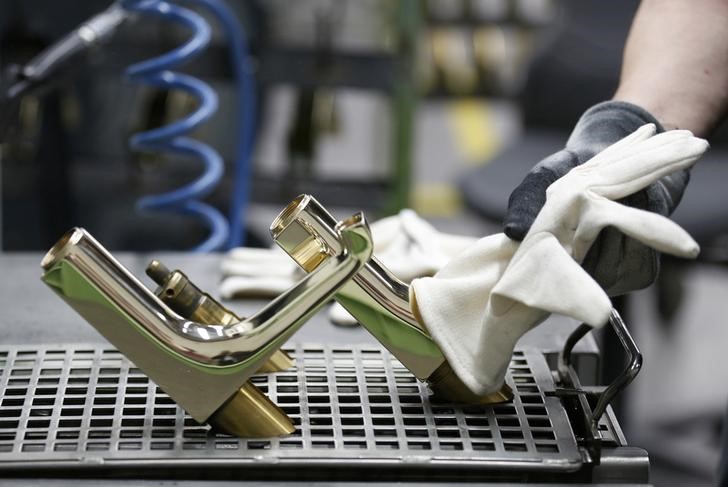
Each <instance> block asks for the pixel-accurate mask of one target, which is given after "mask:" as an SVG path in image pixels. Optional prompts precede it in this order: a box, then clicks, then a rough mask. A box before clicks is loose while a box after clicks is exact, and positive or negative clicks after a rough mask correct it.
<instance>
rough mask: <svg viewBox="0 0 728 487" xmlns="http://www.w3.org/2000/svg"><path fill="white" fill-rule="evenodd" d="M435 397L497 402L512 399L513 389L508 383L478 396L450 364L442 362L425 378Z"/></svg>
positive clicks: (472, 401) (473, 401)
mask: <svg viewBox="0 0 728 487" xmlns="http://www.w3.org/2000/svg"><path fill="white" fill-rule="evenodd" d="M427 383H428V385H429V386H430V389H432V392H433V394H434V395H435V399H439V400H442V401H446V402H454V403H458V404H499V403H503V402H508V401H510V400H511V399H513V391H512V390H511V388H510V387H509V386H508V384H503V387H501V388H500V390H498V391H496V392H491V393H490V394H485V395H483V396H478V395H477V394H473V393H472V392H471V391H470V389H468V387H467V386H466V385H465V384H464V383H463V381H461V380H460V379H459V378H458V376H457V375H456V374H455V372H454V371H453V370H452V367H450V364H449V363H447V362H443V363H442V365H440V366H439V367H438V368H437V370H435V372H433V374H432V375H431V376H430V377H429V378H428V379H427Z"/></svg>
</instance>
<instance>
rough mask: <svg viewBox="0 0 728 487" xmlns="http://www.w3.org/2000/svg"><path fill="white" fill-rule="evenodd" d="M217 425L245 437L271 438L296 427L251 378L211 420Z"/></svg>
mask: <svg viewBox="0 0 728 487" xmlns="http://www.w3.org/2000/svg"><path fill="white" fill-rule="evenodd" d="M208 422H209V423H210V425H212V427H213V428H216V429H220V430H222V431H224V432H226V433H229V434H233V435H237V436H240V437H242V438H269V437H272V436H283V435H289V434H291V433H293V432H294V431H296V427H295V426H294V425H293V422H292V421H291V419H290V418H289V417H288V416H287V415H286V413H285V412H283V410H282V409H281V408H279V407H278V406H277V405H276V404H275V403H273V401H271V400H270V399H268V397H267V396H266V395H265V394H263V392H262V391H261V390H260V389H258V388H257V387H256V386H254V385H253V384H251V383H250V382H246V383H245V384H244V385H243V386H242V387H241V388H240V389H238V391H237V392H236V393H235V394H233V396H232V397H231V398H230V399H228V400H227V402H226V403H225V404H223V405H222V407H220V409H218V410H217V411H216V412H215V413H214V414H213V415H212V416H211V417H210V419H209V420H208Z"/></svg>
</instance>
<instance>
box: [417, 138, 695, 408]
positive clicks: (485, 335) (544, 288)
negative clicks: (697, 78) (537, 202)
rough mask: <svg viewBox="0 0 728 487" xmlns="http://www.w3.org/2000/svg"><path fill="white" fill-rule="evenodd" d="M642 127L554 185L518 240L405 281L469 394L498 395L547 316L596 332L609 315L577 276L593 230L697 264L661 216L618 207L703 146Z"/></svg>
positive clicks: (679, 232) (690, 244)
mask: <svg viewBox="0 0 728 487" xmlns="http://www.w3.org/2000/svg"><path fill="white" fill-rule="evenodd" d="M654 134H655V127H654V125H651V124H649V125H645V126H642V127H641V128H639V129H638V130H636V131H635V132H634V133H632V134H631V135H629V136H627V137H625V138H624V139H622V140H620V141H619V142H617V143H615V144H613V145H611V146H609V147H608V148H606V149H605V150H604V151H602V152H600V153H599V154H597V155H596V156H595V157H593V158H592V159H591V160H589V161H588V162H586V163H585V164H583V165H581V166H577V167H576V168H574V169H572V170H571V171H569V172H568V173H567V174H566V175H565V176H563V177H562V178H560V179H558V180H557V181H556V182H554V183H553V184H551V185H550V186H549V188H548V190H547V192H546V204H545V205H544V207H543V208H542V209H541V211H540V212H539V214H538V216H537V217H536V220H535V221H534V223H533V225H532V226H531V229H530V230H529V232H528V233H527V234H526V237H525V238H524V240H523V242H521V244H520V245H519V244H518V242H515V241H511V240H509V239H508V237H506V236H505V235H503V234H497V235H492V236H489V237H485V238H483V239H481V240H480V241H479V242H478V243H477V244H476V245H475V246H473V247H472V248H471V249H469V250H468V251H466V252H464V253H463V254H462V255H460V256H458V257H456V258H454V259H453V260H452V261H450V262H449V263H448V264H447V265H446V266H445V267H444V268H443V269H442V270H441V271H440V272H438V273H437V274H436V275H435V276H434V277H431V278H423V279H416V280H414V281H413V282H412V287H411V292H412V298H413V302H416V306H417V308H418V311H419V314H420V316H421V317H422V320H423V322H424V323H423V324H424V325H425V326H426V327H427V329H428V330H429V331H430V333H431V335H432V337H433V338H434V340H435V341H436V342H437V344H438V345H439V346H440V348H441V349H442V351H443V353H444V354H445V356H446V357H447V359H448V361H449V362H450V364H451V365H452V367H453V370H454V371H455V373H456V374H457V375H458V377H460V379H461V380H462V381H463V382H464V383H465V384H466V385H467V386H468V387H469V388H470V389H471V390H472V391H473V392H474V393H476V394H488V393H491V392H494V391H496V390H498V389H500V387H501V385H502V384H503V380H504V377H505V373H506V370H507V367H508V363H509V361H510V357H511V355H512V353H513V349H514V347H515V344H516V342H517V341H518V339H519V338H520V337H521V336H522V335H523V334H524V333H525V332H526V331H528V330H530V329H531V328H533V327H534V326H536V325H538V324H539V323H541V322H542V321H543V320H544V319H546V318H547V317H548V315H549V313H559V314H563V315H566V316H570V317H573V318H575V319H577V320H580V321H583V322H585V323H588V324H590V325H592V326H601V325H603V324H604V323H605V322H606V321H607V320H608V318H609V314H610V311H611V308H612V305H611V302H610V300H609V298H608V297H607V294H606V293H605V292H604V291H603V290H602V289H601V288H600V287H599V285H598V284H597V283H596V282H595V281H594V280H593V279H592V278H591V277H590V276H589V275H588V274H587V273H586V271H584V270H583V269H582V267H581V266H580V265H579V263H580V262H581V261H582V260H583V259H584V256H585V255H586V253H587V251H588V250H589V247H590V246H591V245H592V243H593V242H594V240H595V239H596V237H597V235H598V234H599V232H600V230H602V229H603V228H605V227H607V226H613V227H615V228H617V229H619V230H620V231H622V232H623V233H625V234H626V235H628V236H630V237H632V238H634V239H636V240H639V241H641V242H643V243H644V244H645V245H648V246H650V247H652V248H654V249H656V250H658V251H660V252H666V253H670V254H673V255H677V256H680V257H688V258H694V257H695V256H696V255H697V254H698V251H699V249H698V245H697V243H695V241H694V240H693V239H692V238H691V237H690V235H688V234H687V232H685V231H684V230H683V229H682V228H680V227H679V226H678V225H677V224H675V223H674V222H672V221H671V220H669V219H667V218H666V217H664V216H661V215H658V214H655V213H651V212H648V211H644V210H639V209H636V208H631V207H628V206H624V205H622V204H619V203H617V202H615V201H614V200H618V199H621V198H624V197H626V196H628V195H631V194H633V193H635V192H637V191H639V190H641V189H642V188H644V187H646V186H648V185H649V184H651V183H652V182H654V181H656V180H657V179H659V178H661V177H662V176H664V175H666V174H669V173H671V172H673V171H677V170H680V169H684V168H687V167H689V166H690V165H692V164H693V163H694V162H695V160H696V159H697V158H698V157H700V155H702V154H703V152H705V150H706V149H707V148H708V144H707V142H706V141H704V140H702V139H698V138H695V137H693V136H692V134H691V133H690V132H688V131H684V130H673V131H669V132H665V133H662V134H659V135H654Z"/></svg>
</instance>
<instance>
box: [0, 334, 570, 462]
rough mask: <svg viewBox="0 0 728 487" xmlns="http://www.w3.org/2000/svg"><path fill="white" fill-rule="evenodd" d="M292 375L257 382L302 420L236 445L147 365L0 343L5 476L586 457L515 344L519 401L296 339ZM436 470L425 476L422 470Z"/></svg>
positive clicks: (80, 351) (371, 353)
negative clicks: (472, 398) (445, 388)
mask: <svg viewBox="0 0 728 487" xmlns="http://www.w3.org/2000/svg"><path fill="white" fill-rule="evenodd" d="M288 351H289V353H291V355H292V356H294V357H295V359H296V366H297V368H296V369H295V370H293V369H292V370H290V371H285V372H281V373H277V374H270V375H261V376H256V377H254V378H253V381H254V382H255V383H256V384H257V385H258V386H259V387H260V388H261V389H262V390H263V391H264V392H266V393H267V394H268V395H269V396H270V397H271V399H272V400H273V401H275V402H276V403H277V404H279V405H280V406H281V407H282V408H283V409H284V410H285V411H286V412H287V413H288V414H289V415H290V416H291V417H292V418H293V419H294V422H295V423H296V425H297V431H296V432H295V433H294V434H293V435H291V436H289V437H284V438H272V439H263V440H260V439H255V440H253V439H239V438H235V437H231V436H226V435H222V434H216V433H213V432H211V431H210V429H209V427H208V426H206V425H200V424H198V423H196V422H195V421H194V420H192V419H191V418H190V417H189V416H187V415H186V414H185V413H184V411H182V410H181V409H180V408H179V407H178V406H177V405H176V404H175V403H174V402H173V401H172V400H171V399H170V398H169V397H168V396H167V395H166V394H164V393H163V392H162V391H161V390H160V389H159V388H158V387H156V385H155V384H154V383H152V382H151V381H150V380H149V379H148V378H147V377H146V376H145V375H144V374H143V373H142V372H141V371H140V370H139V369H137V368H135V367H134V365H133V364H131V363H130V362H129V361H128V360H127V359H126V358H125V357H124V356H122V355H121V354H120V353H119V352H118V351H116V350H113V349H107V348H101V347H99V346H91V345H90V346H79V345H67V346H65V345H64V346H55V347H53V346H51V347H40V348H36V347H6V348H3V349H0V370H1V374H0V391H2V394H1V395H0V470H4V471H6V472H10V471H14V472H16V473H17V472H23V471H33V472H34V473H35V474H36V475H37V474H38V472H40V471H42V469H50V470H64V469H69V470H73V471H74V472H75V473H76V474H78V473H79V472H82V471H84V469H85V468H89V469H93V468H97V469H98V468H103V469H117V470H121V471H123V470H124V469H127V470H128V469H132V470H134V471H136V472H139V471H140V469H141V470H144V471H147V472H152V471H153V470H154V469H160V468H163V469H176V468H197V467H211V468H214V467H223V466H224V467H226V468H229V467H232V468H235V467H239V468H245V469H247V470H250V469H261V468H262V469H268V470H269V471H274V469H275V471H279V472H280V471H281V470H285V469H286V468H287V467H295V468H297V469H302V468H303V469H309V470H310V469H312V468H317V467H319V468H320V467H323V466H329V467H331V466H332V465H339V466H342V465H345V466H348V467H357V468H363V469H365V470H376V469H382V468H386V469H392V468H395V469H396V468H399V467H405V468H407V469H409V470H412V469H418V468H422V469H432V467H439V468H441V469H452V468H457V469H470V470H475V471H506V472H508V471H519V472H524V471H528V472H536V471H538V472H542V473H547V472H568V471H574V470H577V469H579V468H580V466H581V465H582V456H581V453H580V451H579V449H578V447H577V445H576V440H575V438H574V434H573V432H572V429H571V426H570V424H569V422H568V419H567V415H566V413H565V411H564V409H563V407H562V406H561V404H560V402H559V400H558V399H557V398H555V397H552V396H549V395H548V394H547V393H548V392H549V391H553V389H554V384H553V381H552V377H551V373H550V371H549V369H548V366H547V364H546V362H545V360H544V357H543V355H542V354H540V353H539V352H538V351H530V350H524V351H516V352H515V354H514V356H513V359H512V362H511V364H510V370H509V374H508V377H507V382H508V383H509V385H510V386H511V387H512V388H513V390H514V393H515V398H514V400H513V402H512V403H509V404H504V405H497V406H477V407H460V406H454V405H450V404H438V403H434V402H432V401H431V400H430V398H429V397H428V391H427V387H426V386H425V385H424V384H422V383H420V382H418V381H417V380H415V378H414V377H413V376H412V375H411V373H410V372H408V371H407V370H406V369H405V368H404V367H403V366H402V365H401V364H400V363H399V362H398V361H397V360H396V359H395V358H394V357H392V356H391V355H390V354H389V353H388V352H387V351H386V350H383V349H377V348H343V347H328V346H296V347H295V348H294V349H289V350H288ZM425 471H427V470H425Z"/></svg>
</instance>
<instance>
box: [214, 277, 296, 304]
mask: <svg viewBox="0 0 728 487" xmlns="http://www.w3.org/2000/svg"><path fill="white" fill-rule="evenodd" d="M294 284H295V282H294V281H293V279H290V278H283V277H255V278H251V277H242V276H230V277H226V278H225V279H223V280H222V282H220V288H219V290H220V296H222V298H223V299H234V298H241V299H242V298H246V299H253V298H272V297H275V296H278V295H279V294H281V293H282V292H284V291H286V290H287V289H288V288H290V287H291V286H293V285H294Z"/></svg>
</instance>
